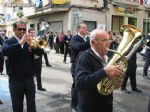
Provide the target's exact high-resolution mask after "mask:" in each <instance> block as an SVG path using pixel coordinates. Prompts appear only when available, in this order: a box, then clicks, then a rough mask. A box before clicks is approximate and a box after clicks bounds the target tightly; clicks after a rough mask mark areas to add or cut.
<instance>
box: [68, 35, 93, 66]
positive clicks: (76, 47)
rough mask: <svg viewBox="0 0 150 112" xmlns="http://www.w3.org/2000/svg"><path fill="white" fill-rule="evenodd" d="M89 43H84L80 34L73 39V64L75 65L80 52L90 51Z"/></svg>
mask: <svg viewBox="0 0 150 112" xmlns="http://www.w3.org/2000/svg"><path fill="white" fill-rule="evenodd" d="M89 48H90V43H89V41H86V42H85V41H84V39H83V38H82V37H80V36H79V35H78V34H76V35H74V36H73V37H72V39H71V63H75V60H76V57H77V55H78V53H79V52H81V51H83V50H86V49H89Z"/></svg>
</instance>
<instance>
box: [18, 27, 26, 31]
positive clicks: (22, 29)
mask: <svg viewBox="0 0 150 112" xmlns="http://www.w3.org/2000/svg"><path fill="white" fill-rule="evenodd" d="M16 29H17V30H18V31H26V28H16Z"/></svg>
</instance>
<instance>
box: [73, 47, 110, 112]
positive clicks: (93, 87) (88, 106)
mask: <svg viewBox="0 0 150 112" xmlns="http://www.w3.org/2000/svg"><path fill="white" fill-rule="evenodd" d="M106 76H107V75H106V73H105V71H104V69H103V65H102V63H101V60H100V58H99V57H98V56H96V55H95V53H94V52H93V51H92V50H91V49H88V50H86V51H84V52H83V53H81V54H80V56H79V58H78V60H77V63H76V69H75V81H76V88H77V90H78V91H79V92H78V100H79V108H80V109H81V112H111V111H112V100H113V97H112V94H110V95H107V96H104V95H100V93H98V90H97V84H98V83H99V81H101V80H102V79H103V78H105V77H106Z"/></svg>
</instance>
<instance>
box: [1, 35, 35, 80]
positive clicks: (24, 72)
mask: <svg viewBox="0 0 150 112" xmlns="http://www.w3.org/2000/svg"><path fill="white" fill-rule="evenodd" d="M34 52H37V51H36V49H35V50H29V45H28V44H27V43H25V44H24V46H23V48H22V47H21V46H20V44H19V43H18V41H17V40H16V39H15V38H14V37H12V38H9V39H8V40H6V41H5V42H4V43H3V48H2V54H3V56H7V57H8V75H9V79H10V80H14V81H26V80H28V79H30V78H32V77H33V60H34V56H33V55H34ZM37 54H38V53H37Z"/></svg>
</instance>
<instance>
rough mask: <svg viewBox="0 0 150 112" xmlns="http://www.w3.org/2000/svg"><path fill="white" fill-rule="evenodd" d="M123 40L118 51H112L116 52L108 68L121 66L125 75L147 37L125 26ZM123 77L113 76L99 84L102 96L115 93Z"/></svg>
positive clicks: (134, 28) (135, 29) (132, 27)
mask: <svg viewBox="0 0 150 112" xmlns="http://www.w3.org/2000/svg"><path fill="white" fill-rule="evenodd" d="M123 31H124V32H123V38H122V41H121V42H120V44H119V46H118V48H117V50H116V51H114V50H110V49H109V51H111V52H115V54H114V55H113V57H112V59H111V60H110V61H109V63H108V64H107V66H110V65H119V66H120V67H121V68H123V74H124V73H125V71H126V69H127V66H128V63H127V60H129V59H130V58H131V56H132V54H133V53H135V52H136V51H137V49H138V48H139V47H141V46H142V45H144V43H145V40H146V39H145V37H144V35H143V33H142V32H141V31H140V30H139V29H137V28H136V27H134V26H132V25H124V26H123ZM123 76H124V75H122V76H111V77H106V78H104V79H102V80H101V81H100V82H99V83H98V84H97V89H98V92H99V93H100V94H102V95H109V94H111V93H112V92H113V90H116V89H118V86H117V85H118V84H121V83H120V82H122V80H123Z"/></svg>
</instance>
